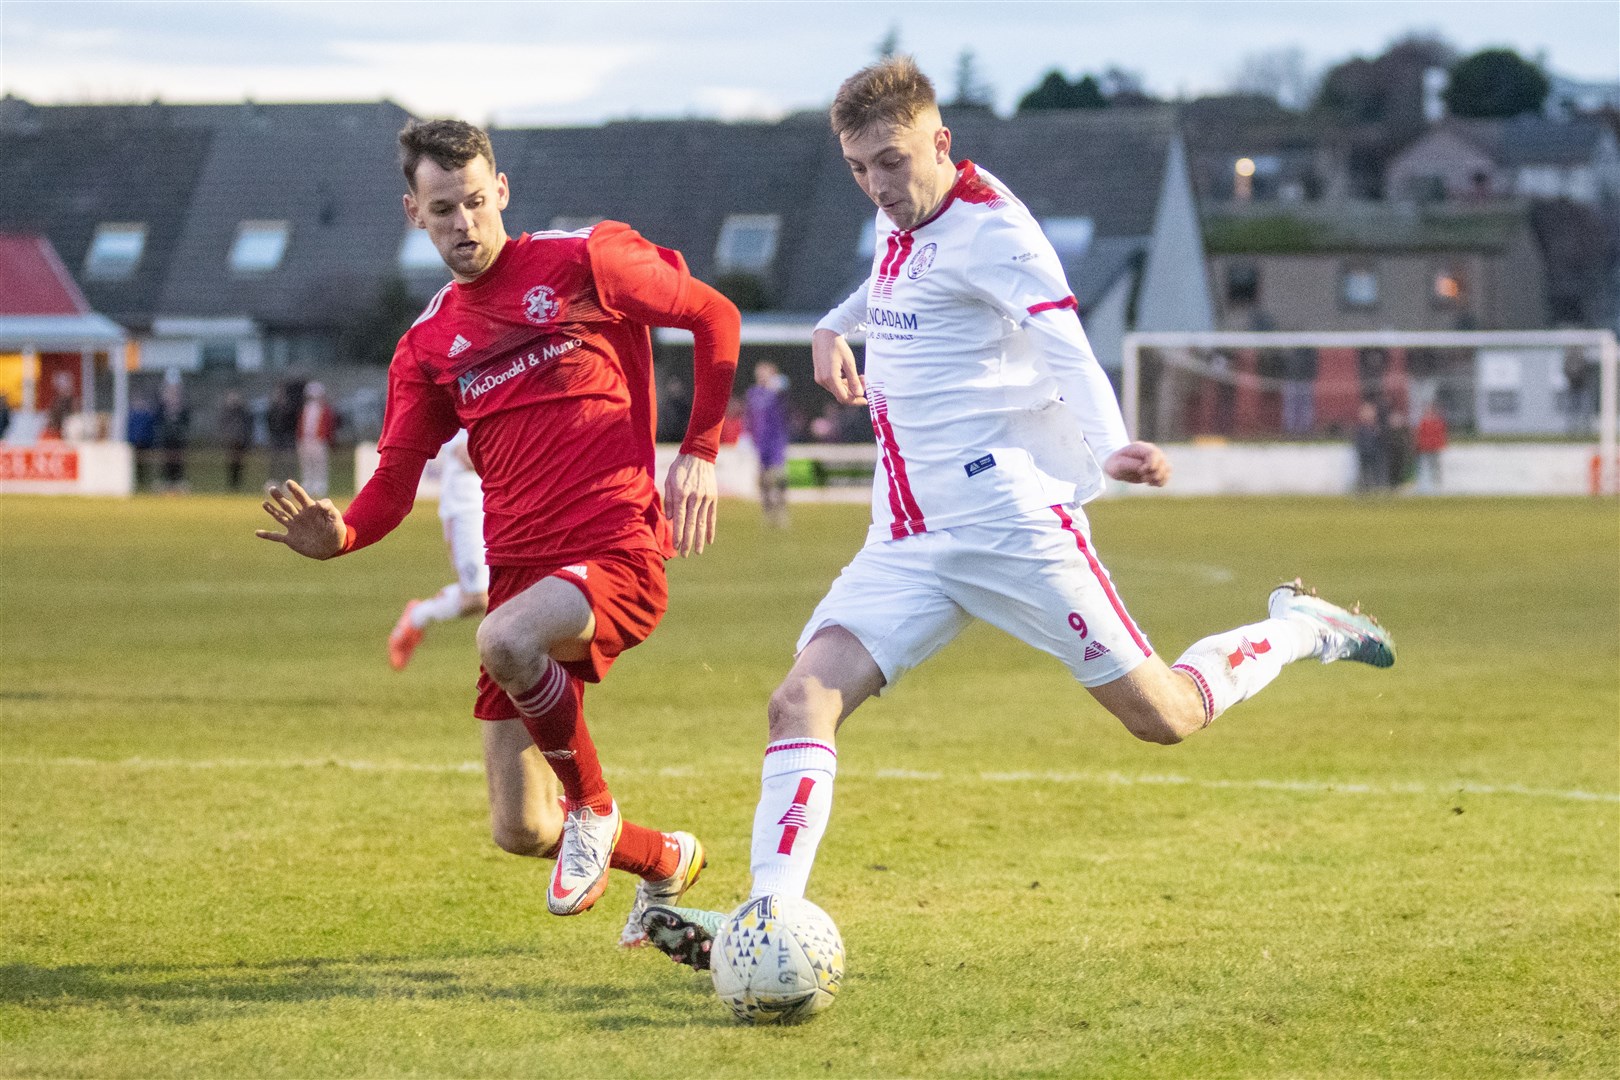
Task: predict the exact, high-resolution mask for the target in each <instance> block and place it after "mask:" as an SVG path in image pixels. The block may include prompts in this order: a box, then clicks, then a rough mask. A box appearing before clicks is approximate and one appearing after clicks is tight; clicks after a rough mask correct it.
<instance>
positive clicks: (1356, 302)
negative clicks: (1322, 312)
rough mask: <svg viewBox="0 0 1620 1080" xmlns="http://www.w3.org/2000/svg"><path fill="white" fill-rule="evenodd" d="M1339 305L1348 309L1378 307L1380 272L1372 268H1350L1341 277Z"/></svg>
mask: <svg viewBox="0 0 1620 1080" xmlns="http://www.w3.org/2000/svg"><path fill="white" fill-rule="evenodd" d="M1339 303H1341V304H1343V305H1344V306H1345V307H1347V308H1375V307H1377V306H1378V271H1376V270H1374V269H1372V268H1371V267H1370V266H1350V267H1346V268H1345V270H1344V272H1343V273H1342V274H1340V275H1339Z"/></svg>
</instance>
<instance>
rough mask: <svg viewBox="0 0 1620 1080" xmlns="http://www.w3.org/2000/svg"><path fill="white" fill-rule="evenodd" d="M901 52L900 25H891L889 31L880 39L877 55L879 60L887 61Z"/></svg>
mask: <svg viewBox="0 0 1620 1080" xmlns="http://www.w3.org/2000/svg"><path fill="white" fill-rule="evenodd" d="M899 51H900V24H899V23H890V24H889V29H888V30H887V31H886V32H885V33H884V35H883V36H882V37H881V38H879V39H878V43H877V55H878V59H879V60H887V59H888V58H889V57H891V56H894V55H895V54H896V53H898V52H899Z"/></svg>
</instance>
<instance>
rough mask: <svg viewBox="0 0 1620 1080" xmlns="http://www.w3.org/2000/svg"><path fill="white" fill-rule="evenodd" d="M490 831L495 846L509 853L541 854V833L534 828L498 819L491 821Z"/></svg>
mask: <svg viewBox="0 0 1620 1080" xmlns="http://www.w3.org/2000/svg"><path fill="white" fill-rule="evenodd" d="M489 832H490V837H491V838H492V839H493V840H494V841H495V846H496V847H498V848H500V849H501V850H502V851H504V852H506V853H507V854H508V855H531V856H533V855H539V854H540V834H539V833H538V832H536V831H535V830H533V829H525V828H523V827H522V826H521V825H511V824H507V823H505V822H500V821H496V822H491V823H490V830H489Z"/></svg>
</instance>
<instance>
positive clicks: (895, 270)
mask: <svg viewBox="0 0 1620 1080" xmlns="http://www.w3.org/2000/svg"><path fill="white" fill-rule="evenodd" d="M910 257H911V234H910V233H909V232H894V233H890V234H889V248H888V251H887V252H886V253H885V254H884V256H883V262H882V264H881V265H880V266H879V267H878V279H877V286H876V288H875V289H874V290H873V291H874V292H876V293H877V295H878V296H879V297H881V298H882V299H884V300H887V299H890V298H891V297H892V296H893V295H894V280H895V278H897V277H899V276H900V268H901V267H902V266H904V265H905V264H906V260H907V259H908V258H910Z"/></svg>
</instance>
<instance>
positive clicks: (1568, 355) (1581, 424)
mask: <svg viewBox="0 0 1620 1080" xmlns="http://www.w3.org/2000/svg"><path fill="white" fill-rule="evenodd" d="M1597 374H1598V369H1597V365H1596V364H1592V363H1588V361H1587V357H1586V352H1585V350H1584V349H1567V350H1565V352H1564V382H1565V384H1566V385H1567V386H1568V388H1569V398H1568V400H1569V433H1570V434H1571V435H1584V434H1586V433H1587V432H1588V431H1589V430H1590V429H1591V425H1590V421H1591V417H1593V416H1594V415H1596V413H1597V382H1598V380H1597Z"/></svg>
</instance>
